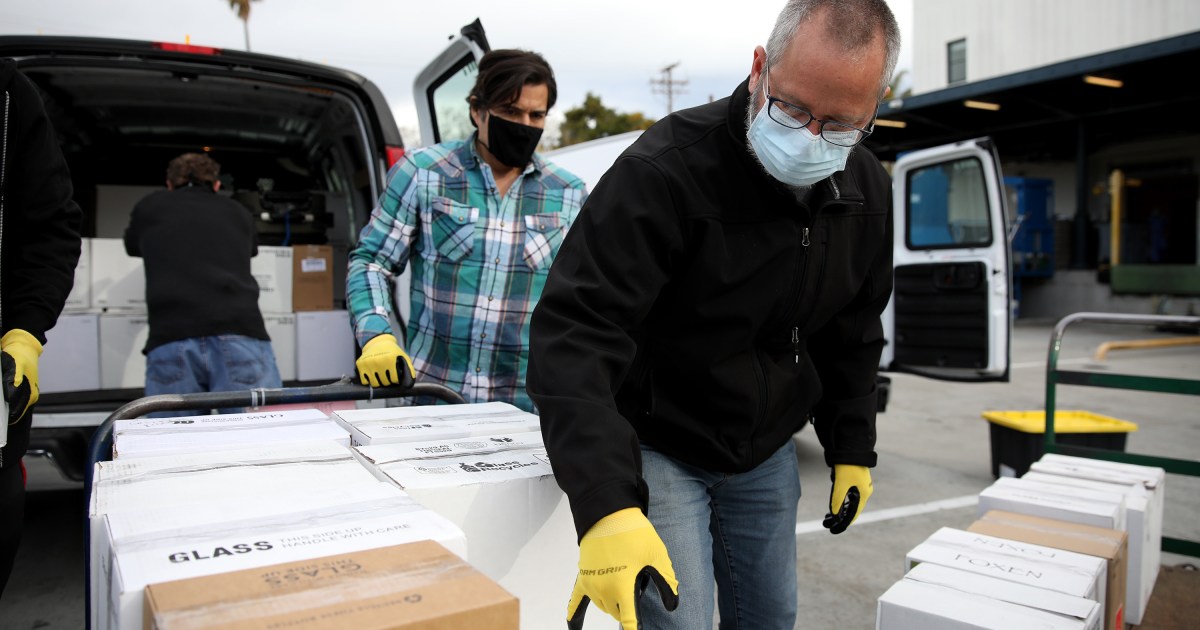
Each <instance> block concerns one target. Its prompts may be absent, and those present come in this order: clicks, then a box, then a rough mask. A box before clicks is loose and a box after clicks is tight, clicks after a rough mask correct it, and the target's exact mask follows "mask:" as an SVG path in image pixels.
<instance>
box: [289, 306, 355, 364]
mask: <svg viewBox="0 0 1200 630" xmlns="http://www.w3.org/2000/svg"><path fill="white" fill-rule="evenodd" d="M354 347H355V346H354V333H353V331H351V329H350V314H349V313H348V312H346V311H304V312H301V313H296V379H297V380H301V381H314V380H326V379H329V380H336V379H339V378H341V377H342V376H343V375H351V376H353V375H354Z"/></svg>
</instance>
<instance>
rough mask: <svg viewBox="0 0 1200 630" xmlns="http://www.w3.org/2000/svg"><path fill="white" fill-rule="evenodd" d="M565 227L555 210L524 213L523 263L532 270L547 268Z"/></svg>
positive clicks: (559, 243) (556, 252)
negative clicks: (540, 212) (542, 212)
mask: <svg viewBox="0 0 1200 630" xmlns="http://www.w3.org/2000/svg"><path fill="white" fill-rule="evenodd" d="M565 229H566V224H565V222H564V221H563V219H562V215H561V214H559V213H557V212H551V213H544V214H528V215H525V252H524V257H525V264H526V265H527V266H528V267H529V268H530V269H532V270H534V271H538V270H542V269H549V268H550V263H552V262H554V256H555V255H557V254H558V248H559V246H560V245H562V241H563V234H564V232H565Z"/></svg>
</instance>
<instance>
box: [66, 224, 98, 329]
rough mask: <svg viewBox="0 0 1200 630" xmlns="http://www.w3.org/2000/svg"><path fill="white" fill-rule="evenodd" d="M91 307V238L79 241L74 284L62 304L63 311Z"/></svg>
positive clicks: (75, 310) (83, 309) (82, 309)
mask: <svg viewBox="0 0 1200 630" xmlns="http://www.w3.org/2000/svg"><path fill="white" fill-rule="evenodd" d="M90 308H92V239H90V238H84V239H80V241H79V262H77V263H75V284H73V285H71V292H70V293H69V294H67V302H66V303H65V304H63V312H64V313H77V312H79V311H86V310H88V309H90Z"/></svg>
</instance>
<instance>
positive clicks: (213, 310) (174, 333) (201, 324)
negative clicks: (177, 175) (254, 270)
mask: <svg viewBox="0 0 1200 630" xmlns="http://www.w3.org/2000/svg"><path fill="white" fill-rule="evenodd" d="M125 251H126V252H128V254H129V255H130V256H141V257H142V258H143V259H145V263H146V264H145V267H146V312H147V314H148V315H149V320H150V336H149V337H148V338H147V340H146V347H145V349H144V350H143V352H147V353H148V352H150V351H151V350H153V349H154V348H156V347H158V346H160V345H162V344H164V343H168V342H171V341H180V340H182V339H191V338H194V337H210V336H214V335H243V336H246V337H253V338H255V339H264V340H265V339H269V337H268V336H267V329H266V326H264V325H263V318H262V313H261V312H260V311H259V310H258V282H256V281H255V280H254V276H252V275H251V274H250V259H251V258H252V257H254V256H255V255H257V254H258V245H257V236H256V234H255V230H254V221H253V218H252V217H251V216H250V212H249V211H248V210H246V208H245V207H243V206H242V205H241V204H239V203H238V202H236V201H233V200H232V199H227V198H225V197H222V196H220V195H218V194H216V193H214V192H213V191H212V188H210V187H205V186H187V187H183V188H177V189H175V190H171V191H168V190H160V191H158V192H154V193H151V194H150V195H148V196H147V197H146V198H144V199H142V200H141V201H139V202H138V203H137V205H135V206H134V207H133V216H131V217H130V219H129V227H127V228H125Z"/></svg>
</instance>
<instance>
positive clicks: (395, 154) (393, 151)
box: [387, 147, 404, 168]
mask: <svg viewBox="0 0 1200 630" xmlns="http://www.w3.org/2000/svg"><path fill="white" fill-rule="evenodd" d="M403 157H404V147H388V148H387V165H388V168H392V166H393V165H395V164H396V162H399V161H400V159H401V158H403Z"/></svg>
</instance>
